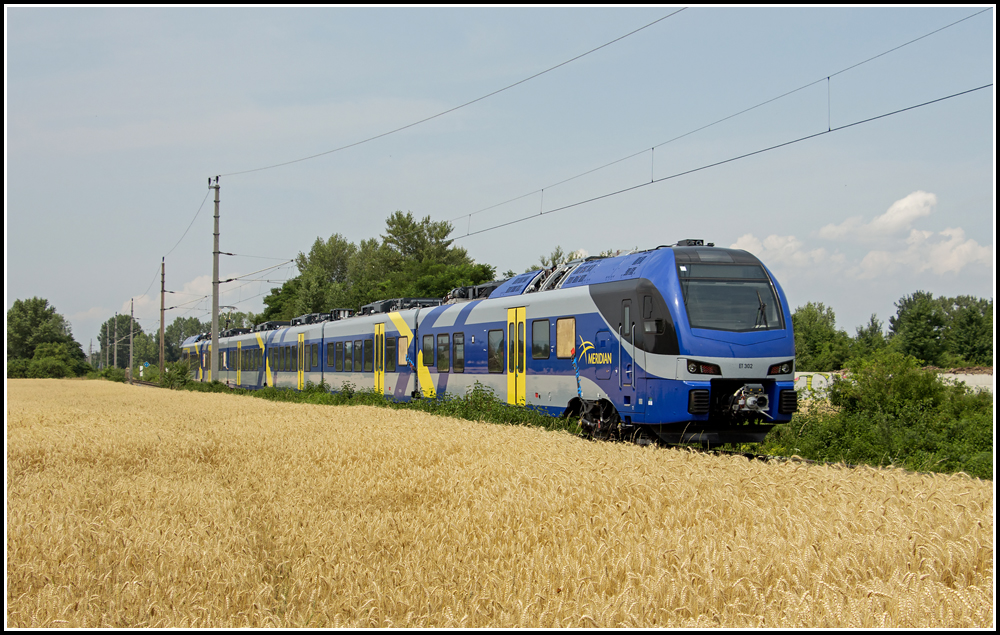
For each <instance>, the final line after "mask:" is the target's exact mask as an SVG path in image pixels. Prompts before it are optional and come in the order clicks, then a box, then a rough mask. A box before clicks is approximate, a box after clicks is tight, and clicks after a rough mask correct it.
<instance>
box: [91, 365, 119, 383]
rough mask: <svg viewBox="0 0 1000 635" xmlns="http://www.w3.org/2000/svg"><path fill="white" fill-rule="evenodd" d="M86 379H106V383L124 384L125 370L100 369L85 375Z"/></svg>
mask: <svg viewBox="0 0 1000 635" xmlns="http://www.w3.org/2000/svg"><path fill="white" fill-rule="evenodd" d="M87 377H88V378H93V379H107V380H108V381H117V382H121V383H125V379H126V377H125V369H124V368H112V367H110V366H109V367H107V368H102V369H101V370H100V371H97V372H94V373H90V374H88V375H87Z"/></svg>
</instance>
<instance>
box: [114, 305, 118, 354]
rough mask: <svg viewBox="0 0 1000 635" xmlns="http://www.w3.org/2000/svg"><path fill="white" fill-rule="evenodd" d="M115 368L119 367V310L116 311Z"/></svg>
mask: <svg viewBox="0 0 1000 635" xmlns="http://www.w3.org/2000/svg"><path fill="white" fill-rule="evenodd" d="M114 364H115V368H118V312H117V311H116V312H115V360H114Z"/></svg>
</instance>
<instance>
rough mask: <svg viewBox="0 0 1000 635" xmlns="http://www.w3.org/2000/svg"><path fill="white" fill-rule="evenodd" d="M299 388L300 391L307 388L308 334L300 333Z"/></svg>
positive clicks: (298, 357)
mask: <svg viewBox="0 0 1000 635" xmlns="http://www.w3.org/2000/svg"><path fill="white" fill-rule="evenodd" d="M297 359H298V362H299V363H298V371H299V372H298V386H299V390H302V389H304V388H305V387H306V376H305V366H306V334H305V333H299V346H298V355H297Z"/></svg>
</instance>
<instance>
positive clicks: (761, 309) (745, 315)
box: [678, 264, 784, 331]
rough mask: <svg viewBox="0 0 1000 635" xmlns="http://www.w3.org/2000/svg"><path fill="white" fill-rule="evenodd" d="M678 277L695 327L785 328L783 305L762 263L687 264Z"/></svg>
mask: <svg viewBox="0 0 1000 635" xmlns="http://www.w3.org/2000/svg"><path fill="white" fill-rule="evenodd" d="M678 276H679V278H680V283H681V291H682V293H683V295H684V304H685V306H686V309H687V314H688V321H689V323H690V324H691V327H692V328H699V329H713V330H718V331H753V330H757V329H765V330H766V329H783V328H784V322H783V320H782V312H781V305H780V304H779V302H778V298H777V296H776V295H775V292H774V288H773V287H772V285H771V281H770V279H769V278H768V277H767V273H766V272H765V271H764V268H763V267H762V266H760V265H736V264H732V265H729V264H687V265H682V266H680V267H679V268H678Z"/></svg>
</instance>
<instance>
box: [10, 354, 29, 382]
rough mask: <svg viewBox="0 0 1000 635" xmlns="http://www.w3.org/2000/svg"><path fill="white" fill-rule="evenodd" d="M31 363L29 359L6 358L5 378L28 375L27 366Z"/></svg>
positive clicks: (21, 377)
mask: <svg viewBox="0 0 1000 635" xmlns="http://www.w3.org/2000/svg"><path fill="white" fill-rule="evenodd" d="M30 365H31V360H30V359H8V360H7V379H24V378H26V377H27V376H28V366H30Z"/></svg>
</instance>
